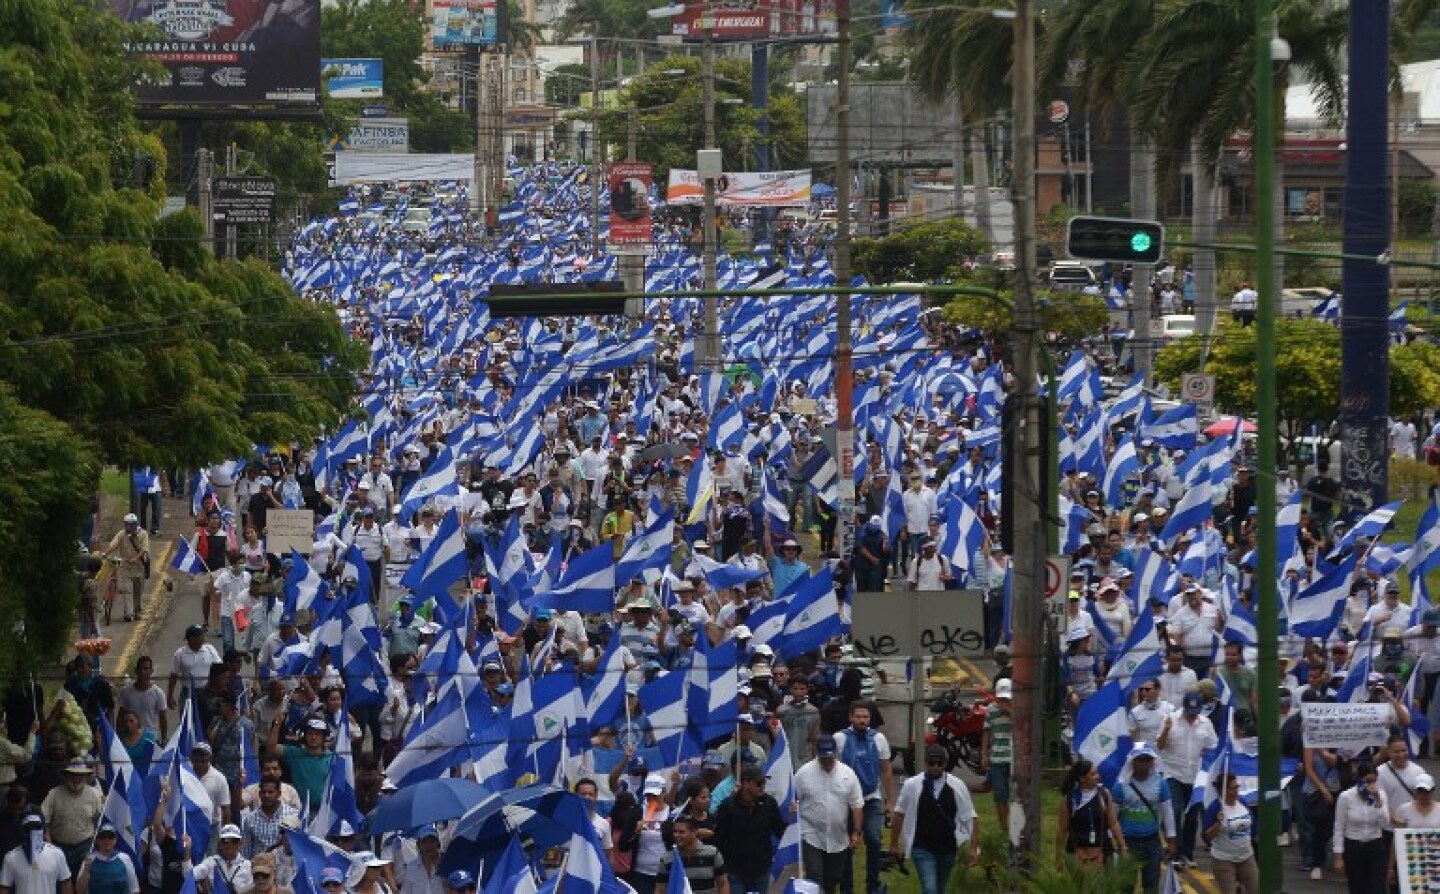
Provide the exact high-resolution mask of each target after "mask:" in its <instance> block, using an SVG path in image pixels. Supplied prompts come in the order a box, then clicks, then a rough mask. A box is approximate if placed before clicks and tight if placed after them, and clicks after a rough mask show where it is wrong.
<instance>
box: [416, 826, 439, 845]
mask: <svg viewBox="0 0 1440 894" xmlns="http://www.w3.org/2000/svg"><path fill="white" fill-rule="evenodd" d="M439 837H440V830H439V829H437V828H435V824H434V823H427V824H426V825H423V826H421V827H420V828H418V829H416V830H415V840H416V841H421V840H423V839H426V838H439Z"/></svg>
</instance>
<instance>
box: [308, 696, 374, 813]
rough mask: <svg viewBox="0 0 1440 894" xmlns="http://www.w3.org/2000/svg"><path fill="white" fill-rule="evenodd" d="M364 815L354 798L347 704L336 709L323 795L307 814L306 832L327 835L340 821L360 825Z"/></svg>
mask: <svg viewBox="0 0 1440 894" xmlns="http://www.w3.org/2000/svg"><path fill="white" fill-rule="evenodd" d="M364 820H365V816H364V814H362V813H361V812H360V808H359V806H357V804H356V800H355V761H354V759H353V758H352V756H351V751H350V706H349V704H348V703H347V704H346V705H345V708H344V709H343V710H341V712H340V726H339V727H338V728H337V729H336V731H335V755H334V757H332V758H331V759H330V778H329V782H328V783H327V784H326V786H325V798H324V800H323V801H321V802H320V806H319V808H318V809H317V810H316V811H315V815H314V816H312V817H311V818H310V834H311V835H315V836H318V837H329V836H331V835H337V834H339V829H340V824H341V823H342V822H346V823H349V824H350V827H351V828H353V829H358V828H360V824H361V823H362V822H364Z"/></svg>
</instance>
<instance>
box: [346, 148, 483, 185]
mask: <svg viewBox="0 0 1440 894" xmlns="http://www.w3.org/2000/svg"><path fill="white" fill-rule="evenodd" d="M474 176H475V156H473V155H420V154H414V155H406V154H403V153H393V152H336V153H335V176H334V177H332V178H330V179H331V180H332V181H334V183H335V185H337V186H348V185H349V184H351V183H389V182H392V181H395V182H402V183H417V182H424V181H436V180H470V179H473V178H474Z"/></svg>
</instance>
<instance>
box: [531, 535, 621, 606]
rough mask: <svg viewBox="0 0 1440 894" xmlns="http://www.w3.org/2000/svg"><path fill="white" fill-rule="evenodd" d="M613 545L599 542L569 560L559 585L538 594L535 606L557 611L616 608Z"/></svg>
mask: <svg viewBox="0 0 1440 894" xmlns="http://www.w3.org/2000/svg"><path fill="white" fill-rule="evenodd" d="M615 587H616V574H615V548H614V547H613V546H611V545H610V544H608V543H602V544H600V545H599V546H597V547H594V548H593V549H589V550H586V551H585V552H583V553H581V554H580V555H578V556H576V557H575V558H573V559H571V560H570V564H569V565H567V566H566V567H565V571H564V572H563V573H562V574H561V575H560V580H559V582H558V586H556V587H555V589H554V590H551V591H550V592H549V593H539V594H537V595H536V596H535V599H534V602H533V603H532V604H533V605H534V606H535V607H536V608H551V609H556V610H557V611H578V612H609V611H612V610H614V608H615Z"/></svg>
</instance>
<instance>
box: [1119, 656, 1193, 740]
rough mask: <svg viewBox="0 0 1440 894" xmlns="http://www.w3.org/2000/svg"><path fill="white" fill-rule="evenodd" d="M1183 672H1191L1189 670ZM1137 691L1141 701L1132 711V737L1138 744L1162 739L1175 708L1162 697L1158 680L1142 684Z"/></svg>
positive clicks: (1183, 668)
mask: <svg viewBox="0 0 1440 894" xmlns="http://www.w3.org/2000/svg"><path fill="white" fill-rule="evenodd" d="M1182 670H1185V671H1187V672H1189V668H1185V667H1182ZM1137 691H1138V692H1139V693H1140V701H1139V702H1138V703H1136V705H1135V707H1133V708H1131V709H1130V737H1131V739H1132V740H1133V741H1136V742H1154V741H1156V740H1157V739H1159V738H1160V730H1161V728H1162V727H1164V726H1165V718H1167V717H1169V716H1170V715H1171V714H1173V713H1175V706H1174V705H1173V704H1171V703H1170V702H1168V701H1165V700H1164V699H1162V698H1161V697H1160V681H1159V680H1158V679H1155V680H1149V681H1146V682H1144V683H1141V684H1140V685H1139V687H1137Z"/></svg>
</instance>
